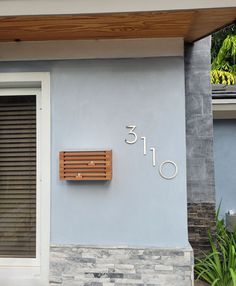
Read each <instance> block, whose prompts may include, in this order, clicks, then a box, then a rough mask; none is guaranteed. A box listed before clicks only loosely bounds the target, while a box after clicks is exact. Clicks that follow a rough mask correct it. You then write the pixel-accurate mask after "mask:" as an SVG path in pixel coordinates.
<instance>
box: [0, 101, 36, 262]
mask: <svg viewBox="0 0 236 286" xmlns="http://www.w3.org/2000/svg"><path fill="white" fill-rule="evenodd" d="M0 257H6V258H11V257H13V258H34V257H36V96H0Z"/></svg>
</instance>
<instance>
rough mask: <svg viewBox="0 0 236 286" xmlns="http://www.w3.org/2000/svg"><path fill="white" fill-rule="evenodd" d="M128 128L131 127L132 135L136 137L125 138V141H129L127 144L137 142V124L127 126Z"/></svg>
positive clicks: (130, 132)
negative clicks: (131, 138)
mask: <svg viewBox="0 0 236 286" xmlns="http://www.w3.org/2000/svg"><path fill="white" fill-rule="evenodd" d="M126 128H128V129H131V130H130V131H129V134H130V135H132V136H133V137H134V139H133V140H131V141H129V140H127V139H125V143H127V144H134V143H136V141H137V140H138V136H137V134H136V133H135V132H134V130H135V128H136V125H129V126H126Z"/></svg>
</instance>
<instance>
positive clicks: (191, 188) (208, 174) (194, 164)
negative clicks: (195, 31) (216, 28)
mask: <svg viewBox="0 0 236 286" xmlns="http://www.w3.org/2000/svg"><path fill="white" fill-rule="evenodd" d="M210 45H211V39H210V38H206V39H204V40H201V41H199V42H196V43H195V44H193V45H186V46H185V85H186V86H185V92H186V144H187V191H188V225H189V241H190V243H191V245H192V247H193V249H194V252H195V256H199V255H200V254H201V253H202V251H207V250H208V248H209V244H208V238H207V231H208V229H209V227H214V225H215V220H214V215H215V184H214V161H213V121H212V109H211V85H210V74H209V71H210V58H211V57H210Z"/></svg>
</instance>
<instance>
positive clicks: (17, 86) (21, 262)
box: [0, 72, 51, 285]
mask: <svg viewBox="0 0 236 286" xmlns="http://www.w3.org/2000/svg"><path fill="white" fill-rule="evenodd" d="M1 90H2V92H1ZM17 90H18V91H17ZM3 92H4V95H13V93H14V94H15V95H23V94H24V95H30V94H32V95H33V94H35V95H36V98H37V122H39V123H40V128H38V127H37V191H38V194H37V200H39V203H38V204H37V214H38V218H37V231H36V233H37V234H36V237H37V238H36V242H37V244H36V248H37V250H36V259H28V258H25V259H14V258H8V259H6V258H0V280H1V278H2V277H1V276H5V275H4V273H6V276H8V275H9V274H10V273H11V270H12V275H14V277H12V276H10V277H11V278H13V279H17V276H18V275H19V278H21V280H22V278H25V279H27V280H28V279H32V278H33V277H34V275H37V273H39V277H37V278H36V277H35V279H37V280H40V282H41V283H42V285H48V281H49V247H50V189H51V182H50V172H51V168H50V162H51V160H50V153H51V142H50V141H51V139H50V138H51V136H50V121H51V120H50V74H49V73H45V72H44V73H0V96H1V95H3ZM16 93H17V94H16ZM38 132H40V133H38ZM40 138H43V140H40ZM38 170H39V171H38ZM38 206H39V207H38ZM40 210H43V211H40ZM22 282H23V281H22ZM31 283H32V281H31Z"/></svg>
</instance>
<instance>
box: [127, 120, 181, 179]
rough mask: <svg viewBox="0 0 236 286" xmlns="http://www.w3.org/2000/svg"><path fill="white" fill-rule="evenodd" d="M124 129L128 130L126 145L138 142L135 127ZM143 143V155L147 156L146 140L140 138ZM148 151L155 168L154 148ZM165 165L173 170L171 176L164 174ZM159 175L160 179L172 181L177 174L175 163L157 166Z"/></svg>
mask: <svg viewBox="0 0 236 286" xmlns="http://www.w3.org/2000/svg"><path fill="white" fill-rule="evenodd" d="M126 128H127V129H128V130H129V133H128V134H129V139H125V142H126V143H127V144H135V143H136V142H137V141H138V135H137V134H136V132H135V129H136V125H128V126H126ZM140 139H141V140H142V141H143V155H147V138H146V137H145V136H143V137H141V138H140ZM150 151H151V152H152V166H153V167H156V148H155V147H152V148H150ZM167 165H171V166H172V167H173V168H174V171H173V174H172V175H166V174H165V173H164V167H165V166H167ZM159 174H160V176H161V177H162V178H164V179H166V180H172V179H174V178H175V177H176V176H177V174H178V166H177V164H176V163H175V162H173V161H171V160H166V161H163V162H162V163H161V164H160V166H159Z"/></svg>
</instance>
